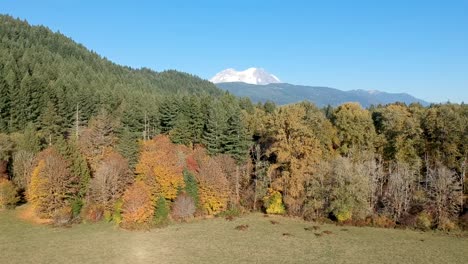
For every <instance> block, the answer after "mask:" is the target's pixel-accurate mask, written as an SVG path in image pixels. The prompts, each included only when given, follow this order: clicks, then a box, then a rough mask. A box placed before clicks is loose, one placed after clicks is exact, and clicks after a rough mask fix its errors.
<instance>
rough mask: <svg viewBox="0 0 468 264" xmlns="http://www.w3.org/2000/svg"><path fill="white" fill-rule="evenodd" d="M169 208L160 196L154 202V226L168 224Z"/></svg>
mask: <svg viewBox="0 0 468 264" xmlns="http://www.w3.org/2000/svg"><path fill="white" fill-rule="evenodd" d="M168 217H169V206H168V204H167V201H166V199H165V198H164V197H162V196H160V197H159V199H158V200H157V201H156V206H155V211H154V217H153V224H154V225H155V226H164V225H166V224H167V223H168V221H169V219H168Z"/></svg>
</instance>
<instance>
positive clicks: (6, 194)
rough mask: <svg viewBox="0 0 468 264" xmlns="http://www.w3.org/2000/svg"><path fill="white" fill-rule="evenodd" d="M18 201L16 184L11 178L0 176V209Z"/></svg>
mask: <svg viewBox="0 0 468 264" xmlns="http://www.w3.org/2000/svg"><path fill="white" fill-rule="evenodd" d="M18 201H19V197H18V193H17V190H16V187H15V185H13V183H12V182H11V181H9V180H6V179H2V178H0V209H2V208H6V207H10V206H14V205H15V204H16V203H17V202H18Z"/></svg>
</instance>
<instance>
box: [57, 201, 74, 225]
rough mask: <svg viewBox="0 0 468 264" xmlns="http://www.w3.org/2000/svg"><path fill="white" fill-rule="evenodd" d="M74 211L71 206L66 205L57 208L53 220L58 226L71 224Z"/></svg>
mask: <svg viewBox="0 0 468 264" xmlns="http://www.w3.org/2000/svg"><path fill="white" fill-rule="evenodd" d="M72 211H73V210H72V208H71V207H70V206H64V207H62V208H59V209H57V210H55V211H54V213H53V215H52V221H53V223H54V225H56V226H66V225H69V224H70V222H71V220H72V216H73V212H72Z"/></svg>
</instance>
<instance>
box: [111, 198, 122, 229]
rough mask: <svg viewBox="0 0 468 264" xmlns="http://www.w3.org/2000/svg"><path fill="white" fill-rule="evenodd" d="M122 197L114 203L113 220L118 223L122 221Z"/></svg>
mask: <svg viewBox="0 0 468 264" xmlns="http://www.w3.org/2000/svg"><path fill="white" fill-rule="evenodd" d="M122 205H123V201H122V199H119V200H117V201H116V202H115V204H114V212H113V214H112V221H114V223H116V224H120V223H122Z"/></svg>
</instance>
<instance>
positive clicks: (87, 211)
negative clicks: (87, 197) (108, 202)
mask: <svg viewBox="0 0 468 264" xmlns="http://www.w3.org/2000/svg"><path fill="white" fill-rule="evenodd" d="M103 217H104V206H103V205H100V204H89V205H87V206H86V207H85V208H84V218H85V219H86V220H88V221H90V222H94V223H95V222H99V221H101V220H102V218H103Z"/></svg>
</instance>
